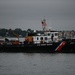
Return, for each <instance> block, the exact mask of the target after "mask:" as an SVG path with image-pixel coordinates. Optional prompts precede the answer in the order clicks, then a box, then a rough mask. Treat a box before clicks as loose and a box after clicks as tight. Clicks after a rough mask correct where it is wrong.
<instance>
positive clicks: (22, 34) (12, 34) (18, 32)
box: [0, 28, 32, 37]
mask: <svg viewBox="0 0 75 75" xmlns="http://www.w3.org/2000/svg"><path fill="white" fill-rule="evenodd" d="M28 31H32V30H31V29H28V30H22V29H20V28H16V29H14V30H12V29H4V28H2V29H0V36H1V37H6V36H7V37H16V35H17V36H20V37H25V36H26V34H27V32H28Z"/></svg>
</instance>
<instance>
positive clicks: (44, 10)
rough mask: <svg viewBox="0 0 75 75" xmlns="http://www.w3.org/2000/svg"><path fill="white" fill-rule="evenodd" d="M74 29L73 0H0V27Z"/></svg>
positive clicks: (74, 4) (74, 10)
mask: <svg viewBox="0 0 75 75" xmlns="http://www.w3.org/2000/svg"><path fill="white" fill-rule="evenodd" d="M44 16H45V18H46V20H47V27H52V29H55V30H75V0H0V28H7V29H9V28H11V29H15V28H21V29H23V30H27V29H28V28H31V29H35V30H36V29H38V30H42V25H41V20H42V19H43V18H44Z"/></svg>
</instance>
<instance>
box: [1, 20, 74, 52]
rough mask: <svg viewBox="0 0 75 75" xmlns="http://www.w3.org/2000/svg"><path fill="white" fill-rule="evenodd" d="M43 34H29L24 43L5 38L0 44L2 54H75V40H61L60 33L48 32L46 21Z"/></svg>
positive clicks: (44, 21)
mask: <svg viewBox="0 0 75 75" xmlns="http://www.w3.org/2000/svg"><path fill="white" fill-rule="evenodd" d="M42 26H43V32H42V33H37V32H36V31H34V32H32V33H31V32H29V33H28V34H27V36H26V38H25V40H24V42H20V41H19V36H18V35H17V34H15V33H14V34H15V35H17V37H18V40H14V41H10V40H8V39H7V38H5V42H4V43H1V44H0V52H26V53H59V52H66V53H74V52H75V38H71V39H61V40H60V39H59V35H58V31H52V30H46V20H45V19H44V20H43V21H42Z"/></svg>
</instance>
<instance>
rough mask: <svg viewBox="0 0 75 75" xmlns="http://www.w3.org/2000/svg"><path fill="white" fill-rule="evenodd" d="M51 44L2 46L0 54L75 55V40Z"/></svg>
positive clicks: (0, 46)
mask: <svg viewBox="0 0 75 75" xmlns="http://www.w3.org/2000/svg"><path fill="white" fill-rule="evenodd" d="M63 42H64V41H62V42H58V43H50V44H25V45H24V44H23V45H0V52H25V53H59V52H60V53H75V40H74V41H68V40H65V42H66V43H65V44H62V43H63Z"/></svg>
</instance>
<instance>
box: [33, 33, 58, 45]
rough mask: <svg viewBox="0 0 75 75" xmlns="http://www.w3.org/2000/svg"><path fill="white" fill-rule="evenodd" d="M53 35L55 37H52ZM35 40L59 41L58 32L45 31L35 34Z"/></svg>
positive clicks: (45, 41)
mask: <svg viewBox="0 0 75 75" xmlns="http://www.w3.org/2000/svg"><path fill="white" fill-rule="evenodd" d="M52 35H53V37H52ZM33 42H34V43H35V44H36V43H50V42H58V32H45V33H44V34H42V35H41V34H40V35H37V36H33Z"/></svg>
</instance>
